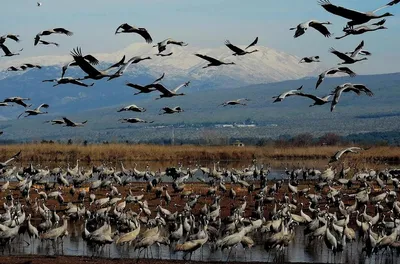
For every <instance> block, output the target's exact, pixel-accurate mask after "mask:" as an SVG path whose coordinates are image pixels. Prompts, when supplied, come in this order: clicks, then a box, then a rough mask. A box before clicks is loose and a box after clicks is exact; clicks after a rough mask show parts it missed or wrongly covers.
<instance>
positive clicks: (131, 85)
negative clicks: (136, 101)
mask: <svg viewBox="0 0 400 264" xmlns="http://www.w3.org/2000/svg"><path fill="white" fill-rule="evenodd" d="M126 85H127V86H129V87H132V88H134V89H137V90H139V91H146V87H144V86H141V85H138V84H134V83H126Z"/></svg>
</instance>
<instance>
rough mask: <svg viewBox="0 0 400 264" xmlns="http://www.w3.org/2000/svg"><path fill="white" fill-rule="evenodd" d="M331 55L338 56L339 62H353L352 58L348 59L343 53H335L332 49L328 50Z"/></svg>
mask: <svg viewBox="0 0 400 264" xmlns="http://www.w3.org/2000/svg"><path fill="white" fill-rule="evenodd" d="M329 51H330V52H331V53H333V54H335V55H336V56H338V57H339V58H340V59H341V60H344V61H349V60H350V61H351V60H353V59H352V58H350V57H349V56H347V55H346V54H344V53H342V52H340V51H337V50H335V49H334V48H330V50H329Z"/></svg>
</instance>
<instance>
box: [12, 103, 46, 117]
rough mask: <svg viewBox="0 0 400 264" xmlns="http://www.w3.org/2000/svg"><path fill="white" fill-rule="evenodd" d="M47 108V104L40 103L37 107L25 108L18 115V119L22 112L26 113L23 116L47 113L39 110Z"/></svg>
mask: <svg viewBox="0 0 400 264" xmlns="http://www.w3.org/2000/svg"><path fill="white" fill-rule="evenodd" d="M42 107H43V108H49V105H48V104H41V105H39V106H38V107H37V108H35V109H28V110H25V112H23V113H21V114H20V115H19V116H18V119H19V118H20V117H21V116H22V115H23V114H25V113H26V114H27V115H26V116H24V117H28V116H35V115H43V114H47V113H48V112H42V111H41V110H40V108H42Z"/></svg>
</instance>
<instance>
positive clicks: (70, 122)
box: [62, 117, 87, 127]
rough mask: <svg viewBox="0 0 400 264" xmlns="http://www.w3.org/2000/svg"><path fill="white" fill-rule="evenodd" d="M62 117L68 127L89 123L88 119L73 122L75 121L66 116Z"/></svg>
mask: <svg viewBox="0 0 400 264" xmlns="http://www.w3.org/2000/svg"><path fill="white" fill-rule="evenodd" d="M62 119H63V120H64V123H65V126H66V127H82V126H84V125H85V124H86V123H87V120H86V121H83V122H80V123H78V122H73V121H71V120H69V119H68V118H66V117H63V118H62Z"/></svg>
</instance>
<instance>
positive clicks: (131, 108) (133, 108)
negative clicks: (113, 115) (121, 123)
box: [117, 104, 146, 113]
mask: <svg viewBox="0 0 400 264" xmlns="http://www.w3.org/2000/svg"><path fill="white" fill-rule="evenodd" d="M124 111H132V112H139V113H142V112H146V109H145V108H143V107H139V106H137V105H135V104H132V105H128V106H125V107H123V108H121V109H120V110H118V111H117V112H124Z"/></svg>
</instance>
